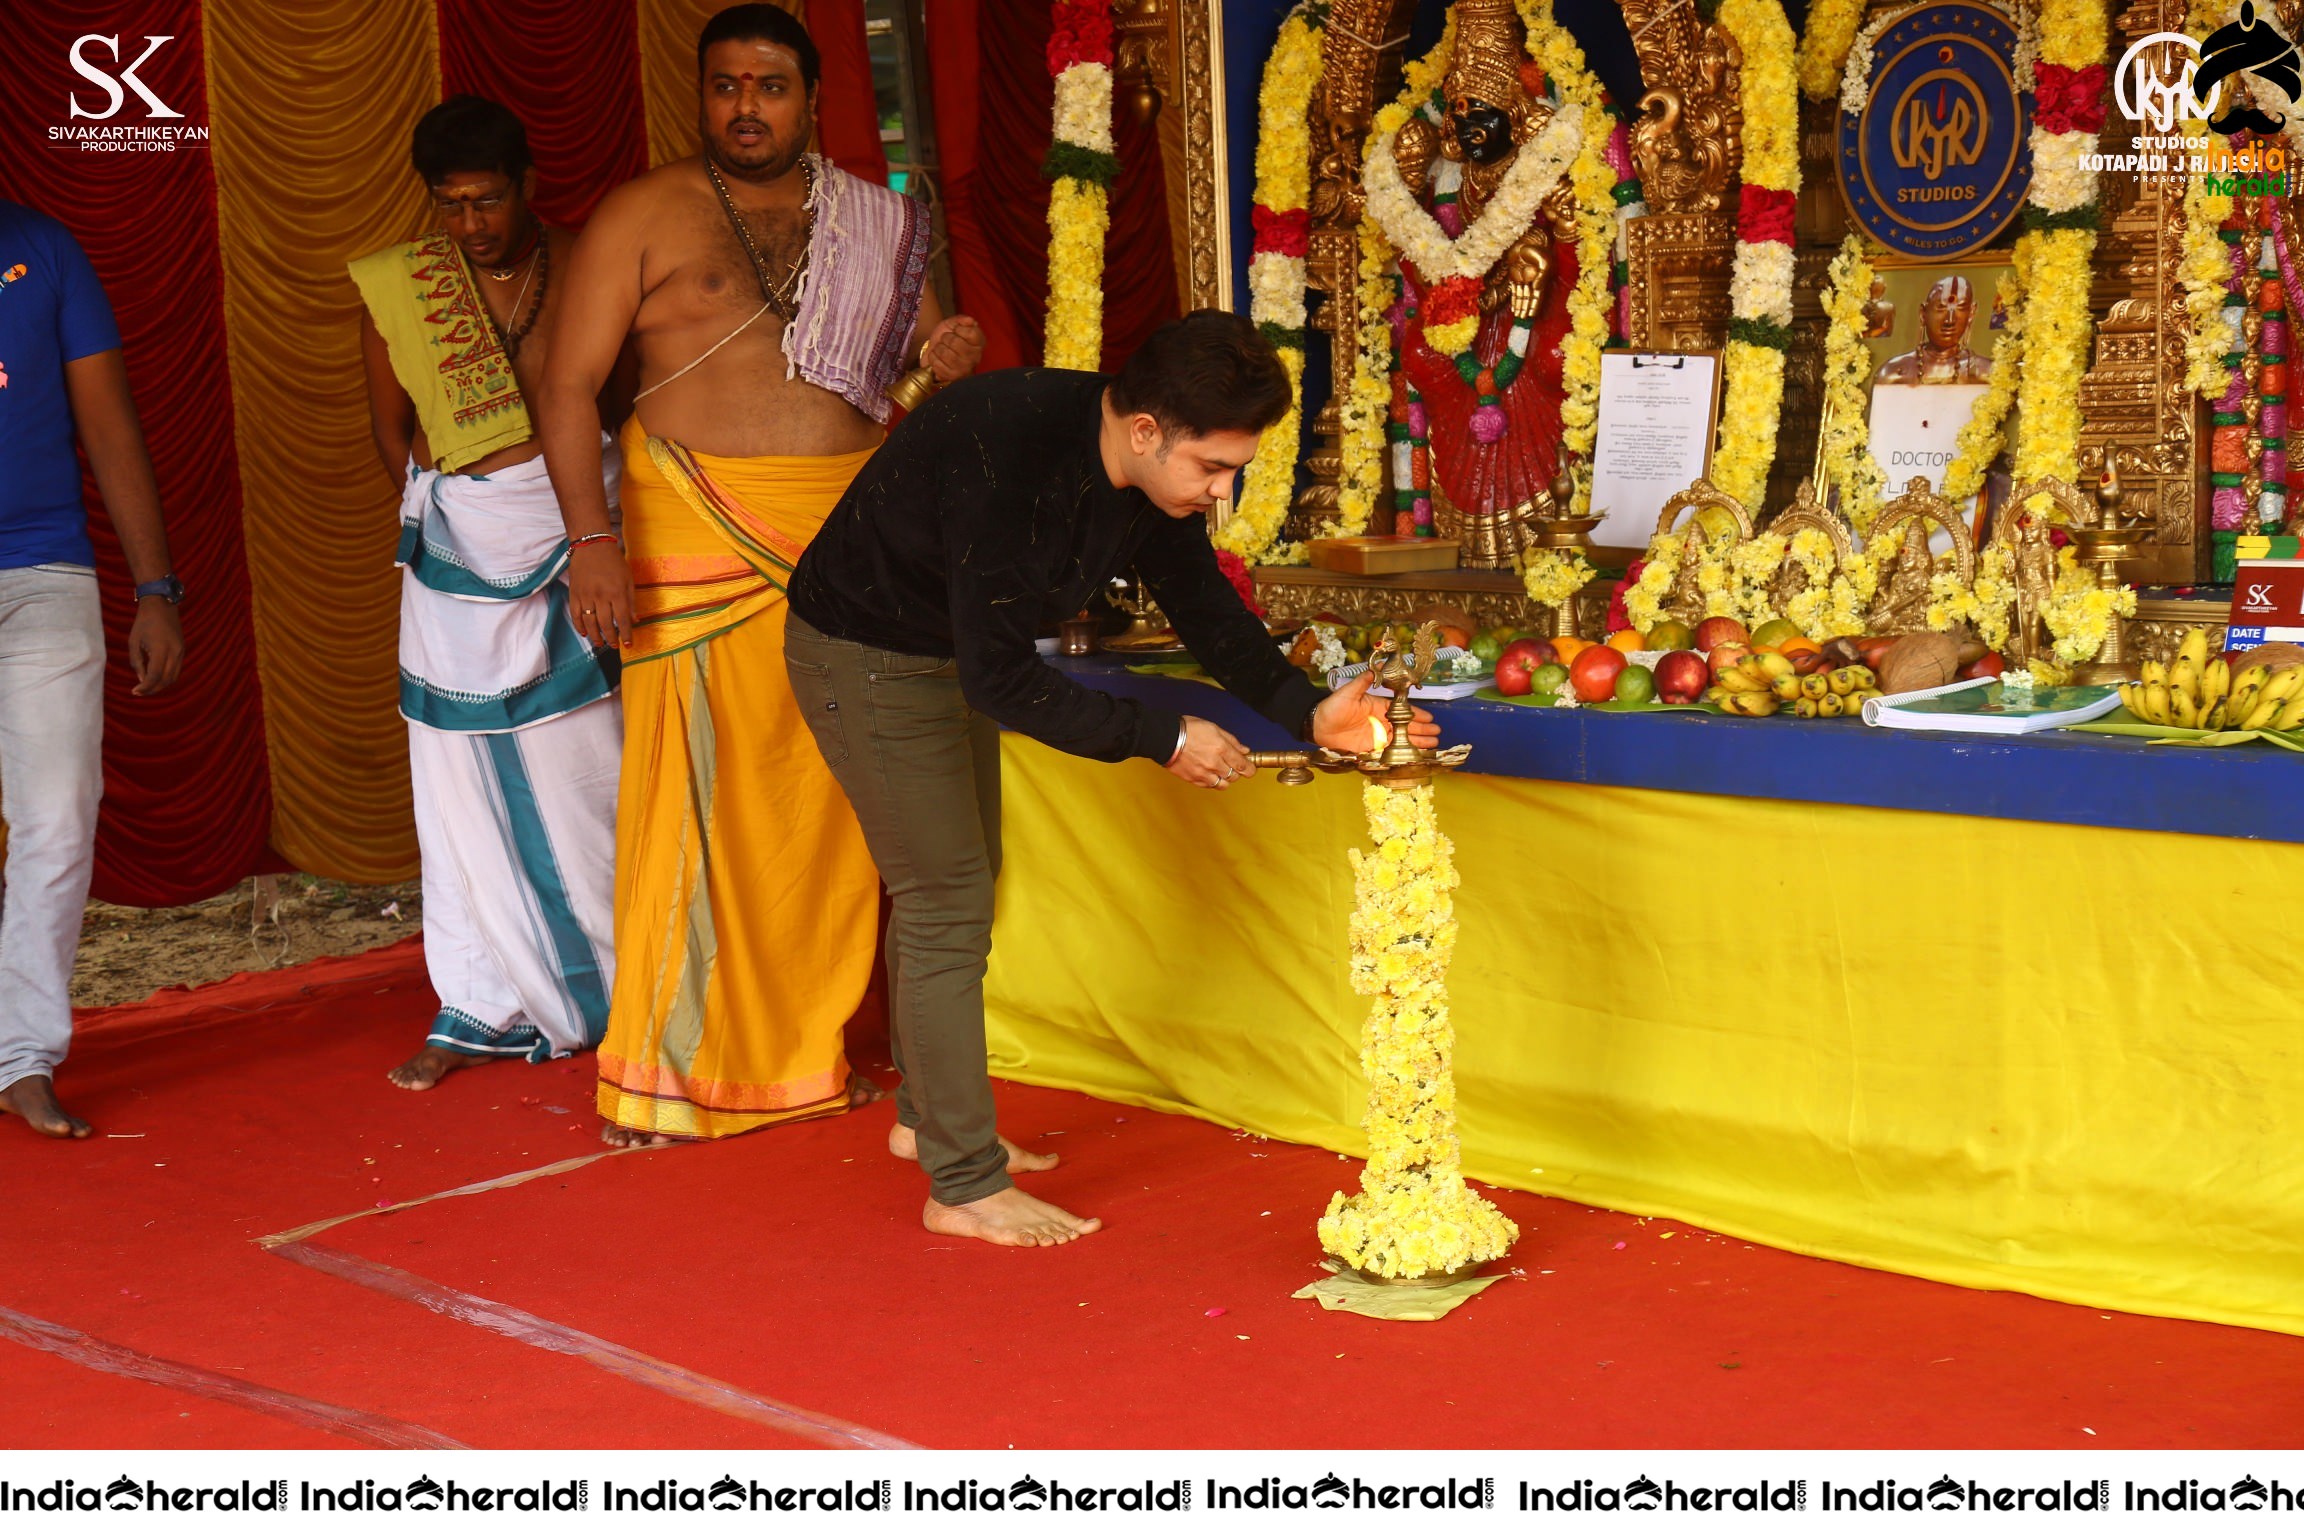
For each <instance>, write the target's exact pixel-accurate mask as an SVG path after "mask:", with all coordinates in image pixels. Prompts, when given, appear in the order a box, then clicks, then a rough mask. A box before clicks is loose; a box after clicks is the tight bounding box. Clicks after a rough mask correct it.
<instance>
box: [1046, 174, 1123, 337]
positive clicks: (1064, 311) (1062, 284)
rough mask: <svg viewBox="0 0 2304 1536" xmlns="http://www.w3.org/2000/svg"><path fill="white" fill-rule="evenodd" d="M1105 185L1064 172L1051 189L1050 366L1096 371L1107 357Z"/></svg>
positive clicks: (1049, 203)
mask: <svg viewBox="0 0 2304 1536" xmlns="http://www.w3.org/2000/svg"><path fill="white" fill-rule="evenodd" d="M1110 221H1111V214H1110V212H1109V209H1108V207H1107V199H1106V193H1105V190H1104V189H1103V188H1102V187H1100V186H1098V185H1096V183H1094V182H1092V181H1079V180H1076V179H1074V178H1073V177H1070V176H1059V177H1058V178H1056V180H1055V181H1054V182H1053V183H1051V184H1050V186H1049V188H1048V321H1047V337H1046V343H1045V345H1044V347H1043V351H1042V355H1043V357H1044V358H1045V359H1046V361H1047V364H1048V366H1049V367H1051V368H1077V369H1081V370H1084V371H1087V372H1094V371H1095V370H1096V368H1097V367H1098V366H1100V365H1101V363H1102V362H1103V358H1104V232H1105V229H1106V227H1107V225H1108V224H1109V223H1110Z"/></svg>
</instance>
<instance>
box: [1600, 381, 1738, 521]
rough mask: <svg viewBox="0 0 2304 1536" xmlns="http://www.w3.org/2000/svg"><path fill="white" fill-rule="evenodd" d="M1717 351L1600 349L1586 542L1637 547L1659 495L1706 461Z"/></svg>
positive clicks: (1671, 491) (1665, 495)
mask: <svg viewBox="0 0 2304 1536" xmlns="http://www.w3.org/2000/svg"><path fill="white" fill-rule="evenodd" d="M1719 381H1720V359H1719V356H1718V355H1717V354H1716V353H1711V352H1603V353H1602V354H1600V424H1599V430H1598V433H1597V435H1596V437H1595V438H1594V441H1593V445H1592V506H1593V509H1594V510H1595V511H1600V512H1604V513H1605V514H1606V516H1605V517H1603V518H1602V519H1601V522H1600V525H1599V526H1598V527H1597V528H1594V529H1593V530H1592V542H1593V543H1595V544H1599V545H1604V546H1607V547H1610V548H1619V549H1643V548H1646V547H1647V544H1648V540H1649V537H1650V536H1651V535H1653V534H1654V533H1655V532H1656V516H1657V514H1658V513H1659V512H1661V511H1663V510H1664V503H1665V502H1666V501H1667V500H1669V499H1670V498H1671V497H1673V496H1676V495H1678V494H1679V493H1680V492H1682V491H1684V490H1686V489H1688V487H1689V486H1690V485H1691V484H1693V483H1694V482H1695V481H1696V480H1697V479H1698V478H1700V477H1701V476H1702V475H1703V474H1704V473H1705V471H1706V470H1707V469H1709V468H1710V467H1711V462H1712V420H1713V415H1714V412H1715V410H1716V409H1717V403H1718V400H1719V393H1720V391H1719Z"/></svg>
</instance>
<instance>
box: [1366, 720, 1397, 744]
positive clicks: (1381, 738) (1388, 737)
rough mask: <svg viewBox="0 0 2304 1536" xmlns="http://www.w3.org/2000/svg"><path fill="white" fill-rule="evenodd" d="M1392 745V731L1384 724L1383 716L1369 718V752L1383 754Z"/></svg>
mask: <svg viewBox="0 0 2304 1536" xmlns="http://www.w3.org/2000/svg"><path fill="white" fill-rule="evenodd" d="M1390 745H1392V729H1391V727H1390V726H1388V725H1386V724H1385V723H1384V717H1383V716H1382V715H1370V716H1369V717H1368V750H1369V751H1370V752H1381V751H1383V750H1384V749H1385V748H1386V747H1388V746H1390Z"/></svg>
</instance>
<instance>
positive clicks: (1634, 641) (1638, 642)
mask: <svg viewBox="0 0 2304 1536" xmlns="http://www.w3.org/2000/svg"><path fill="white" fill-rule="evenodd" d="M1608 643H1609V644H1610V645H1612V646H1614V647H1615V648H1616V649H1617V650H1620V651H1622V652H1623V653H1624V654H1625V655H1627V656H1629V655H1631V654H1632V653H1633V652H1634V651H1644V650H1646V649H1648V637H1647V636H1646V635H1643V634H1642V633H1640V631H1638V630H1636V629H1620V630H1618V631H1616V633H1614V634H1612V635H1610V636H1609V637H1608Z"/></svg>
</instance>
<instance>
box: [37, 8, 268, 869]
mask: <svg viewBox="0 0 2304 1536" xmlns="http://www.w3.org/2000/svg"><path fill="white" fill-rule="evenodd" d="M11 20H12V23H13V25H12V26H11V27H10V28H9V34H8V46H7V47H6V48H5V49H0V145H5V146H6V148H5V150H4V151H0V196H5V197H7V198H9V199H10V200H12V201H15V202H19V203H23V204H25V205H26V206H28V207H32V208H36V209H39V210H40V211H41V212H44V213H47V214H50V215H52V216H53V217H55V218H57V219H60V220H62V221H63V223H64V224H65V226H66V227H67V228H69V229H70V230H71V231H72V233H73V235H74V236H75V237H77V238H78V240H79V241H80V244H81V246H82V248H83V249H85V250H86V251H87V253H88V256H89V259H90V260H91V261H92V262H93V263H94V264H95V267H96V271H97V274H98V275H99V276H100V277H101V278H102V279H103V281H104V288H105V291H106V293H107V294H109V295H110V297H111V300H112V306H113V310H114V312H115V313H116V314H117V315H118V316H119V320H120V334H121V341H122V347H123V351H124V353H125V355H126V357H127V361H128V378H129V384H130V387H131V388H132V389H133V390H134V392H135V395H136V406H137V410H138V412H139V413H140V414H141V416H142V418H143V422H144V435H145V439H146V441H147V442H148V444H149V445H150V447H151V451H152V461H153V465H154V467H155V469H156V470H157V471H158V474H159V481H160V505H161V510H162V513H163V515H164V517H165V518H166V521H167V526H168V542H169V546H170V551H171V553H172V554H173V556H174V558H175V565H176V571H177V574H178V575H180V576H182V577H183V579H184V583H185V586H186V587H187V588H188V589H189V591H190V593H191V596H190V597H189V599H188V600H187V601H186V602H185V604H184V607H183V609H182V612H181V617H182V620H183V625H184V638H185V660H184V675H183V679H182V681H180V682H179V683H178V684H177V686H176V687H175V688H174V689H173V690H171V691H170V692H168V693H164V694H161V695H159V696H157V697H155V698H148V699H139V698H135V697H133V696H131V694H130V689H131V688H132V687H133V686H134V682H135V678H134V675H133V673H132V672H131V671H130V670H129V667H128V663H127V639H128V626H129V624H130V622H131V621H132V619H133V618H134V616H135V602H134V599H133V597H132V596H131V587H130V583H129V580H128V571H127V567H126V565H125V563H124V562H123V561H122V560H121V558H120V547H119V541H118V540H117V539H115V538H114V537H113V535H112V525H111V523H110V521H109V520H108V519H107V518H105V517H104V516H103V514H102V511H101V503H100V501H99V498H98V497H97V494H96V488H95V485H94V483H93V482H92V481H91V482H90V483H89V485H88V487H87V495H88V504H89V512H90V517H89V522H90V525H91V529H92V531H93V533H94V535H95V540H96V562H97V574H98V576H99V578H100V580H101V582H102V586H103V594H104V627H105V638H106V642H107V644H108V645H109V647H110V650H111V662H110V665H109V666H108V667H107V669H106V672H105V680H104V809H103V816H102V819H101V820H100V821H99V823H98V826H97V833H96V881H95V890H96V894H97V895H98V896H99V897H101V898H103V899H105V900H107V901H117V902H125V903H128V904H131V905H136V906H164V905H170V904H174V903H178V902H185V901H193V900H197V899H199V898H201V897H205V896H211V895H214V894H215V893H216V892H218V891H221V890H224V889H226V888H227V887H229V886H231V885H232V884H233V883H234V882H235V881H237V880H239V879H241V878H242V877H243V876H245V875H247V874H249V873H251V872H252V871H254V870H256V869H258V868H260V867H265V864H266V855H265V852H264V839H265V834H266V831H267V829H268V828H269V825H270V822H271V807H272V800H271V789H270V781H269V779H268V776H267V774H266V769H265V759H264V727H263V700H262V696H261V692H260V690H259V688H258V686H257V680H256V655H255V641H254V637H253V634H252V632H251V626H250V623H249V606H248V568H247V564H246V560H245V557H244V550H243V546H242V542H241V525H240V467H239V460H238V457H237V455H236V453H235V451H234V448H233V421H232V392H231V387H230V381H229V379H228V378H227V377H226V375H225V364H224V296H223V274H222V269H221V267H220V266H219V263H218V258H217V242H216V182H215V173H214V168H213V166H212V165H211V163H210V161H209V150H208V146H207V145H206V144H204V143H183V144H179V145H178V146H177V147H176V148H175V149H173V150H167V151H144V152H135V153H116V152H115V153H106V152H97V151H91V150H84V149H79V148H76V147H74V146H71V145H69V144H63V143H53V142H51V141H50V140H49V138H48V127H49V125H51V124H70V123H72V122H73V121H74V119H72V118H71V117H70V116H69V107H68V104H67V97H68V95H69V93H70V91H71V90H73V89H77V90H78V91H79V92H80V93H81V100H82V102H83V104H84V105H86V106H90V107H101V106H102V105H103V101H102V94H103V93H102V92H101V91H99V90H98V89H97V88H96V87H95V86H94V85H93V84H91V83H89V82H87V81H85V80H83V79H81V77H80V76H78V75H77V74H74V73H73V72H72V71H71V69H70V68H69V66H68V65H67V63H66V60H67V58H68V56H69V54H70V50H71V47H72V44H73V40H74V39H75V38H78V37H81V36H84V35H87V34H90V33H95V34H100V35H103V36H117V37H118V38H119V39H120V46H121V48H122V50H123V55H122V57H121V59H120V63H121V64H122V65H125V64H127V63H130V62H132V61H133V60H134V59H135V58H136V56H137V54H138V53H140V52H142V51H143V48H144V39H146V38H148V37H166V38H168V39H169V40H168V41H167V42H165V43H163V44H161V45H160V46H159V47H158V48H157V49H155V50H154V51H153V53H152V55H151V57H150V58H149V59H147V60H146V61H145V62H144V64H143V65H142V67H141V68H140V69H138V71H137V78H138V79H140V80H141V81H143V82H144V84H145V85H146V86H147V87H149V88H150V89H151V90H152V92H153V93H154V94H155V95H157V96H158V97H159V98H160V99H161V100H162V101H164V102H166V103H168V104H169V106H170V107H171V108H173V109H174V110H176V111H178V112H181V113H182V114H183V116H182V117H181V118H179V119H175V120H173V121H172V126H176V127H197V126H200V125H204V124H205V123H206V122H207V107H206V103H207V72H206V68H205V65H204V61H203V59H202V56H201V17H200V6H199V3H198V0H114V3H110V4H102V5H95V6H74V7H71V8H69V9H67V8H65V7H42V6H26V7H18V8H17V9H16V11H15V13H14V15H13V16H12V18H11ZM89 57H90V58H91V60H92V61H93V62H94V63H96V64H97V65H98V66H99V67H103V66H106V65H109V64H111V62H112V59H111V55H110V53H109V51H108V50H105V49H102V48H101V47H98V48H97V49H96V50H95V51H94V52H92V53H91V54H90V55H89ZM118 121H120V122H122V123H125V124H132V125H141V124H143V123H144V122H145V115H144V110H143V107H142V104H141V103H140V102H139V101H138V99H137V98H136V97H135V96H134V95H133V94H131V95H129V96H128V98H127V105H126V107H125V108H124V110H123V111H122V112H121V113H120V115H119V118H118ZM10 387H11V388H26V387H32V381H30V380H23V379H19V380H14V381H12V382H11V384H10ZM5 472H6V470H5V466H0V473H5Z"/></svg>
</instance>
